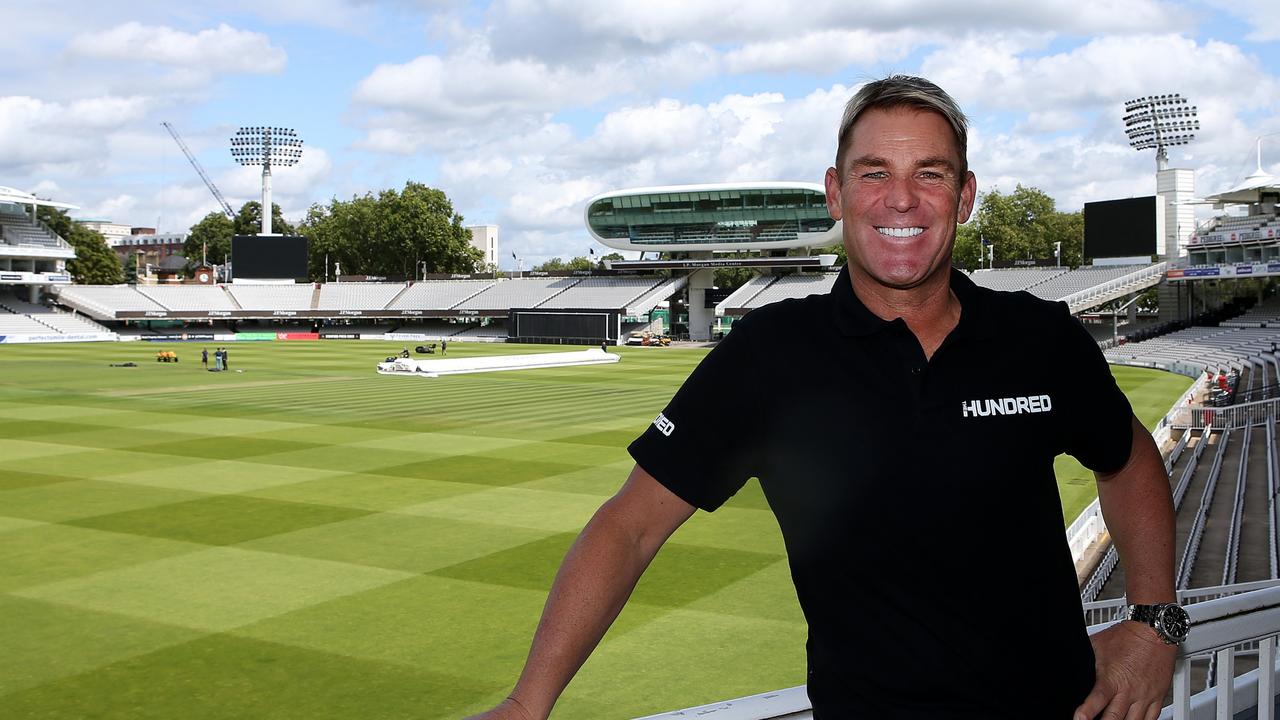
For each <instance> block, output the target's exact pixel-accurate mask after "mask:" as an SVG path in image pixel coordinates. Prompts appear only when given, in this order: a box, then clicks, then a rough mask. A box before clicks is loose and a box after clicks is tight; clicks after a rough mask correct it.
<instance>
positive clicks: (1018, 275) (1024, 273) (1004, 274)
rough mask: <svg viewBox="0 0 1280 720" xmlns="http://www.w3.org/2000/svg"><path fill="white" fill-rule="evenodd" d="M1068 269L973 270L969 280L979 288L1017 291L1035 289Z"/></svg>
mask: <svg viewBox="0 0 1280 720" xmlns="http://www.w3.org/2000/svg"><path fill="white" fill-rule="evenodd" d="M1067 272H1068V268H1009V269H1001V270H975V271H973V273H972V274H971V275H969V279H971V280H973V282H974V284H975V285H978V286H979V287H985V288H991V289H992V290H1006V291H1011V292H1012V291H1018V290H1026V289H1028V288H1032V287H1035V286H1036V285H1039V284H1040V283H1043V282H1047V281H1049V280H1052V279H1054V278H1056V277H1060V276H1062V275H1064V274H1066V273H1067Z"/></svg>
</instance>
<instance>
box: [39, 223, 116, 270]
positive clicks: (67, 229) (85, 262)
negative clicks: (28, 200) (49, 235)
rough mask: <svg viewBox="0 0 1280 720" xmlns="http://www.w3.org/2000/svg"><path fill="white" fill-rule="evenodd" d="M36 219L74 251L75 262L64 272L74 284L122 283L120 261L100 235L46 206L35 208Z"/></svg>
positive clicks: (70, 263)
mask: <svg viewBox="0 0 1280 720" xmlns="http://www.w3.org/2000/svg"><path fill="white" fill-rule="evenodd" d="M36 218H37V219H38V220H40V222H43V223H44V224H45V225H46V226H47V227H48V228H49V229H50V230H52V231H53V232H55V233H57V234H58V236H60V237H61V238H62V239H63V240H66V241H67V244H69V245H70V246H71V248H72V249H73V250H75V251H76V256H75V258H74V259H72V260H68V261H67V271H68V272H70V273H71V275H72V277H74V278H75V281H76V282H77V283H80V284H83V285H118V284H120V283H122V282H124V272H123V271H122V270H121V269H120V258H118V257H116V253H115V251H114V250H112V249H111V248H109V247H107V241H106V238H104V237H102V234H101V233H99V232H97V231H95V230H90V229H89V228H86V227H85V226H83V225H81V224H80V223H78V222H76V221H74V220H72V219H71V216H69V215H67V212H66V211H65V210H57V209H54V208H51V207H48V206H47V205H38V206H36Z"/></svg>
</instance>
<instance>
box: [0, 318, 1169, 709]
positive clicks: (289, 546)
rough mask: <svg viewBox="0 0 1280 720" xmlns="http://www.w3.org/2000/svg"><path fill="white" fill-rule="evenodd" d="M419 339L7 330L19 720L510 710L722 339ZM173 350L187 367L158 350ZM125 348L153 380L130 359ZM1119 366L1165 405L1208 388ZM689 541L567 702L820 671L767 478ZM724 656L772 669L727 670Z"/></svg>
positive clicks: (669, 698)
mask: <svg viewBox="0 0 1280 720" xmlns="http://www.w3.org/2000/svg"><path fill="white" fill-rule="evenodd" d="M400 346H401V344H400V343H376V342H369V343H357V342H352V343H347V342H302V343H263V344H246V345H233V346H232V350H231V352H232V367H233V368H236V369H242V370H244V372H243V373H236V372H231V373H206V372H204V371H202V370H200V369H198V364H197V363H192V362H191V361H192V360H193V359H195V358H197V357H198V353H199V348H200V346H198V345H184V344H173V345H166V344H164V343H160V344H155V345H143V344H125V343H120V344H114V345H87V346H58V347H54V346H28V347H10V346H0V361H2V362H4V364H5V370H6V373H5V374H4V376H3V377H0V443H8V445H7V446H8V447H10V448H12V449H13V458H12V459H9V458H4V460H3V461H4V462H5V463H6V467H7V469H12V470H15V471H17V472H19V473H22V475H21V477H20V478H16V477H15V479H14V480H12V481H10V482H9V483H7V484H3V483H0V537H11V538H13V542H11V543H9V544H8V545H6V546H3V547H4V548H6V549H7V551H6V550H0V578H7V579H8V580H9V582H8V584H7V585H6V584H3V583H0V606H4V601H6V600H8V601H10V603H9V607H11V608H15V609H20V610H21V623H22V626H21V628H19V627H16V626H13V625H12V624H9V625H6V624H0V647H5V648H6V649H16V650H17V654H16V655H14V656H13V659H12V661H11V662H9V663H8V664H7V665H6V664H5V663H4V662H3V661H0V707H3V708H5V711H4V712H3V713H0V714H3V715H5V716H6V717H10V716H12V717H80V716H85V715H88V714H93V715H94V716H98V717H104V718H113V717H118V718H126V717H127V718H134V717H200V716H202V713H204V714H206V715H211V716H212V715H219V714H220V715H222V716H226V715H227V714H228V713H230V714H232V715H246V716H247V715H253V716H255V717H265V718H273V717H303V716H305V717H353V716H360V717H400V716H408V715H413V716H415V717H423V718H455V719H456V718H457V717H459V716H462V715H466V714H468V713H470V712H474V711H476V710H478V709H480V708H481V707H482V706H483V705H485V704H486V703H489V702H493V701H495V700H497V699H500V698H501V697H502V695H503V694H504V693H505V692H506V691H507V689H509V687H510V684H511V682H512V681H513V679H514V674H515V672H517V670H518V668H519V666H520V663H521V662H522V661H523V657H524V653H525V650H526V649H527V647H528V640H529V637H530V635H531V633H532V631H533V627H534V625H535V623H536V621H537V617H538V613H539V611H540V609H541V606H542V603H543V601H544V600H545V588H546V585H547V583H549V582H550V578H551V577H552V576H553V575H554V573H555V570H556V566H557V565H558V563H559V560H560V556H561V555H562V553H563V549H564V547H566V546H567V543H568V542H569V541H570V540H571V538H572V537H573V535H574V534H575V533H576V532H577V530H578V529H579V528H580V527H581V525H582V523H584V522H585V521H586V519H587V518H589V517H590V515H591V513H592V512H593V511H594V509H595V508H596V507H598V506H599V504H600V502H601V501H602V499H603V498H605V497H608V496H609V495H611V494H612V493H613V492H615V491H616V490H617V488H618V486H619V485H620V484H621V482H622V480H623V478H624V477H625V474H626V471H627V468H628V467H629V465H630V461H629V459H628V457H627V455H626V451H625V447H626V444H627V443H629V442H630V440H631V439H633V438H634V437H635V436H636V435H638V434H639V433H640V432H642V431H643V430H644V428H645V427H646V426H647V425H648V423H649V422H650V420H651V419H652V418H653V416H654V415H656V414H657V412H658V411H659V410H661V408H662V407H663V405H665V404H666V402H667V401H668V399H669V398H670V397H671V395H672V394H673V393H674V392H675V390H676V388H677V387H678V386H679V383H680V382H681V381H682V380H683V379H684V378H685V377H686V376H687V375H688V373H689V372H690V371H691V370H692V368H693V367H694V365H695V364H696V362H697V361H698V360H699V359H700V358H701V357H703V356H704V355H705V351H703V350H680V349H674V350H673V349H668V350H652V349H628V348H622V349H619V350H618V352H620V354H622V356H623V361H622V362H621V363H619V364H617V365H611V366H602V367H584V368H564V369H554V370H540V371H517V372H509V373H489V374H478V375H469V376H455V377H446V378H439V379H436V380H428V379H410V378H388V377H382V376H378V375H376V374H375V372H374V369H373V367H374V363H376V362H377V361H378V360H380V359H382V358H383V357H385V356H387V355H390V354H393V353H394V352H396V351H398V350H399V349H400ZM455 348H456V349H455ZM455 348H451V351H450V353H449V355H450V357H454V356H455V354H456V356H479V355H494V354H516V353H526V352H557V351H561V350H563V349H564V348H561V347H541V348H540V347H535V346H502V345H483V344H458V345H456V346H455ZM162 349H173V350H176V351H178V352H179V354H180V356H181V357H182V362H181V363H179V364H178V365H176V366H173V365H170V366H165V365H163V364H158V363H154V361H153V360H152V359H151V358H153V357H154V353H155V352H156V351H158V350H162ZM125 360H132V361H134V362H138V363H139V365H140V367H138V368H133V369H120V368H108V367H106V363H107V362H122V361H125ZM1117 376H1118V377H1120V378H1121V380H1120V381H1121V383H1122V386H1124V387H1128V384H1132V385H1133V387H1134V388H1135V391H1134V393H1133V397H1134V398H1135V400H1134V405H1135V408H1140V406H1141V408H1140V409H1139V412H1140V415H1143V418H1144V420H1146V419H1148V417H1149V413H1150V412H1151V408H1152V407H1154V406H1159V405H1160V404H1161V403H1163V406H1162V408H1161V410H1163V408H1167V407H1168V405H1169V404H1170V403H1171V402H1172V401H1173V400H1174V398H1175V397H1176V396H1177V394H1179V393H1181V391H1182V390H1183V389H1185V387H1186V382H1187V381H1186V380H1185V379H1182V378H1173V379H1172V381H1171V382H1168V380H1167V379H1168V377H1169V376H1165V375H1163V374H1160V373H1152V372H1147V373H1146V374H1139V375H1138V376H1133V377H1132V378H1128V379H1126V378H1125V377H1123V376H1122V375H1121V373H1119V372H1118V373H1117ZM1153 378H1154V379H1153ZM1166 382H1167V383H1168V384H1167V385H1166ZM1126 383H1128V384H1126ZM11 421H17V422H11ZM23 421H30V422H31V423H33V424H30V425H24V424H23ZM36 423H44V425H37V424H36ZM10 436H22V437H20V438H15V437H10ZM175 441H176V442H175ZM117 442H119V443H120V446H115V443H117ZM125 446H128V447H130V448H146V449H149V450H153V451H155V450H163V451H165V452H166V454H148V453H147V452H137V451H124V449H125ZM3 447H6V445H4V444H0V448H3ZM0 452H2V450H0ZM169 452H178V453H180V454H178V455H171V454H167V453H169ZM223 457H231V458H236V459H234V460H221V459H217V458H223ZM206 458H212V459H206ZM1063 472H1064V475H1062V477H1068V479H1074V478H1071V477H1069V475H1070V473H1069V472H1067V471H1063ZM382 473H386V474H382ZM86 476H87V477H88V478H89V479H83V478H85V477H86ZM1063 487H1065V488H1069V489H1070V492H1071V493H1072V495H1071V497H1070V498H1069V499H1070V500H1071V503H1075V504H1079V505H1083V504H1084V503H1086V502H1088V501H1089V500H1091V499H1092V494H1091V493H1092V484H1091V483H1087V482H1081V483H1079V484H1076V483H1072V482H1067V483H1064V484H1063ZM1065 494H1066V493H1065V492H1064V495H1065ZM1067 512H1068V514H1069V515H1071V514H1073V513H1072V511H1071V510H1070V509H1068V510H1067ZM5 518H9V519H5ZM41 521H46V522H48V521H51V522H52V523H53V524H42V522H41ZM107 539H109V541H107ZM664 553H665V555H662V556H660V558H659V560H658V561H656V564H655V570H654V573H653V574H652V575H651V576H650V577H649V578H648V579H647V580H646V581H644V582H643V584H642V587H641V588H640V589H638V590H637V593H638V596H637V602H636V603H635V604H634V605H633V606H632V607H631V608H629V609H628V610H626V611H624V613H623V615H622V617H621V618H620V619H619V623H618V626H617V629H615V630H614V631H613V632H611V633H610V634H609V635H608V636H606V639H605V641H604V644H603V645H602V647H601V648H600V650H599V651H598V653H597V654H596V656H595V658H594V659H593V660H592V661H590V662H589V663H588V664H587V666H586V667H584V669H583V671H582V673H581V675H580V676H579V679H578V680H577V681H575V683H574V684H573V685H571V686H570V688H569V692H568V695H567V696H566V700H565V702H563V703H562V704H561V705H560V706H559V707H558V708H557V714H556V717H557V718H566V719H569V720H573V719H575V718H584V719H585V718H593V719H594V718H600V717H634V716H638V715H643V714H647V713H651V712H656V711H659V710H669V709H674V708H679V707H686V706H689V705H694V704H698V703H702V702H707V701H710V700H714V699H717V698H723V697H727V696H730V695H738V694H744V693H747V692H761V691H765V690H769V689H774V688H777V687H782V686H786V685H794V684H798V683H800V682H803V675H804V667H803V644H804V624H803V618H802V617H801V615H800V612H799V609H798V607H797V606H796V603H795V600H794V590H793V589H792V588H791V587H790V582H789V578H788V571H787V568H786V564H785V561H784V560H783V559H782V544H781V540H780V538H779V537H778V531H777V526H776V522H775V521H774V520H773V517H772V515H771V514H770V513H769V512H768V511H767V509H766V508H765V505H764V503H763V498H762V495H761V493H760V490H759V488H758V486H757V485H756V484H755V483H751V484H749V485H748V486H747V487H746V488H744V489H743V491H742V492H741V493H739V496H738V497H735V498H734V499H733V500H731V501H730V503H728V505H727V506H726V508H725V509H724V510H723V511H721V512H719V513H716V514H713V515H705V514H698V515H697V516H695V518H694V519H693V520H692V521H691V522H690V523H688V524H686V526H685V527H684V528H682V529H681V530H680V531H679V533H678V534H677V535H676V536H675V537H674V538H673V542H672V544H671V546H670V549H669V550H668V551H664ZM149 623H154V624H155V626H154V628H153V627H152V625H151V624H149ZM117 638H121V639H120V640H117ZM54 639H56V640H54ZM690 639H693V640H692V642H693V643H695V644H697V645H699V647H701V646H702V645H705V646H706V650H705V652H704V651H703V650H701V649H691V648H690V647H689V646H690V642H691V640H690ZM725 647H733V648H739V649H742V648H748V650H745V651H743V653H738V652H737V651H735V654H736V655H744V654H746V655H750V656H751V657H754V658H757V660H755V661H753V662H752V663H732V662H731V663H725V662H719V661H709V659H712V658H714V657H722V655H723V648H725ZM6 668H7V670H6ZM637 670H642V676H643V678H644V682H634V681H633V679H634V678H635V677H637V676H638V675H640V673H637V672H636V671H637ZM5 672H9V673H10V674H9V675H6V674H5ZM15 678H20V681H19V680H17V679H15ZM284 685H288V686H289V687H290V688H292V690H290V691H289V692H280V691H278V689H279V688H280V687H283V686H284ZM157 688H162V689H163V691H157ZM361 688H364V689H369V690H370V691H367V692H366V691H365V690H361ZM295 691H296V692H295ZM344 693H353V695H352V696H353V697H354V698H356V699H355V700H352V701H350V702H348V701H347V700H343V699H341V698H340V697H339V696H341V695H343V694H344ZM206 711H207V712H206Z"/></svg>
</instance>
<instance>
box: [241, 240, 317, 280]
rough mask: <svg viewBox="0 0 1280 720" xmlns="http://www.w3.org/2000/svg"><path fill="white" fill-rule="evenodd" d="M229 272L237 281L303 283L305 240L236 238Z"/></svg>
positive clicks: (305, 268) (305, 270)
mask: <svg viewBox="0 0 1280 720" xmlns="http://www.w3.org/2000/svg"><path fill="white" fill-rule="evenodd" d="M231 270H232V273H234V276H235V277H237V278H240V279H246V280H248V279H252V280H267V279H270V280H284V279H290V278H291V279H293V280H306V279H307V239H306V238H305V237H302V236H301V235H236V236H235V237H234V238H232V239H231Z"/></svg>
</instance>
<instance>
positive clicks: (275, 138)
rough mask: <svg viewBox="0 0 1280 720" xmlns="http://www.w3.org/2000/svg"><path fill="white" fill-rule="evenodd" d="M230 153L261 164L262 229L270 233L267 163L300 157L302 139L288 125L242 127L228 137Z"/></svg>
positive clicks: (291, 162) (285, 163)
mask: <svg viewBox="0 0 1280 720" xmlns="http://www.w3.org/2000/svg"><path fill="white" fill-rule="evenodd" d="M231 157H233V158H235V161H236V162H238V163H240V164H241V165H246V166H250V165H252V166H257V165H261V166H262V232H261V233H259V234H261V235H270V234H271V167H272V166H273V165H276V166H284V167H290V166H292V165H297V164H298V161H299V160H301V159H302V140H301V139H300V138H299V137H298V133H297V132H295V131H294V130H293V129H292V128H282V127H262V126H254V127H242V128H240V129H239V130H237V131H236V134H235V135H234V136H233V137H232V138H231Z"/></svg>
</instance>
